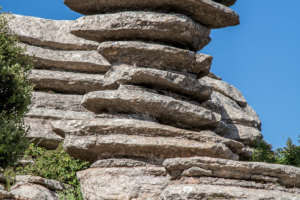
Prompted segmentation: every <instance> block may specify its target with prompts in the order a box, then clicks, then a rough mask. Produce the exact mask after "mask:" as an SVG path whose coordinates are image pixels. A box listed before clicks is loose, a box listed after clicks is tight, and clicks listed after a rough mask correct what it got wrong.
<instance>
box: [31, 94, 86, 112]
mask: <svg viewBox="0 0 300 200" xmlns="http://www.w3.org/2000/svg"><path fill="white" fill-rule="evenodd" d="M82 98H83V95H74V94H55V93H46V92H32V98H31V105H30V108H31V109H35V108H42V109H54V110H62V111H75V112H89V111H88V110H86V109H85V108H84V107H82V106H81V105H80V102H81V101H82Z"/></svg>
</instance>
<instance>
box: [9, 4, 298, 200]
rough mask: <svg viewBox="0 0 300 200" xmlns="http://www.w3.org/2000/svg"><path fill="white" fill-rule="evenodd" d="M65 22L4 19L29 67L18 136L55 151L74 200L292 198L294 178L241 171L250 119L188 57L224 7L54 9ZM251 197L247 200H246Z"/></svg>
mask: <svg viewBox="0 0 300 200" xmlns="http://www.w3.org/2000/svg"><path fill="white" fill-rule="evenodd" d="M64 3H65V4H66V5H67V6H68V7H69V8H70V9H72V10H74V11H76V12H79V13H82V14H85V15H88V16H84V17H81V18H79V19H77V20H75V21H55V20H46V19H40V18H34V17H26V16H15V19H14V20H13V21H12V22H11V23H10V27H11V29H12V30H13V31H14V32H15V33H16V34H17V35H19V38H20V40H21V41H22V42H23V43H24V45H26V47H27V52H26V53H27V54H28V55H30V56H32V57H34V59H35V60H36V62H35V69H34V70H33V71H32V73H31V75H30V77H29V80H30V81H31V82H32V83H34V84H35V92H34V93H33V98H32V105H31V110H30V112H29V113H28V114H27V118H26V123H27V125H28V126H30V127H31V129H30V134H29V136H28V137H30V138H34V139H35V142H36V143H39V145H40V146H43V147H46V148H48V149H55V148H56V147H57V146H58V145H59V143H61V142H62V141H63V146H64V149H65V150H66V151H67V152H68V154H70V155H71V156H72V157H75V158H78V159H82V160H86V161H90V162H92V163H93V164H92V166H91V168H90V169H87V170H84V171H81V172H78V174H77V175H78V178H79V179H80V182H81V188H82V193H83V195H84V197H85V199H212V198H215V199H218V198H223V199H224V198H228V199H245V198H246V199H270V198H279V199H280V198H281V197H285V198H286V199H295V198H294V197H296V198H298V199H300V194H299V190H298V189H286V188H283V187H280V186H277V185H276V184H280V185H283V186H286V187H291V186H292V187H300V182H299V178H300V170H299V169H298V168H293V167H286V166H280V165H271V164H265V163H249V162H242V161H239V160H246V159H249V158H250V157H251V152H252V150H251V147H253V146H254V145H255V142H257V141H260V140H262V138H263V137H262V134H261V132H260V131H261V121H260V119H259V117H258V115H257V114H256V113H255V111H254V110H253V109H252V108H251V107H250V106H249V105H248V103H247V101H246V100H245V98H244V97H243V95H242V93H241V92H240V91H239V90H237V89H236V88H235V87H234V86H232V85H230V84H228V83H226V82H224V81H222V80H221V78H219V77H217V76H215V75H214V74H212V73H211V72H210V67H211V64H212V57H211V56H209V55H205V54H201V53H197V51H199V50H201V49H202V48H203V47H204V46H206V45H207V44H208V43H209V42H210V40H211V39H210V37H209V35H210V29H212V28H223V27H227V26H234V25H238V24H239V16H238V14H237V13H235V12H234V11H233V10H231V9H230V8H228V7H226V6H231V5H233V4H234V3H235V0H216V1H211V0H196V1H194V0H182V1H176V0H157V1H152V0H151V1H149V0H144V1H133V0H123V1H116V0H111V1H106V0H105V1H104V0H89V1H84V0H65V1H64ZM258 193H259V194H260V195H257V194H258Z"/></svg>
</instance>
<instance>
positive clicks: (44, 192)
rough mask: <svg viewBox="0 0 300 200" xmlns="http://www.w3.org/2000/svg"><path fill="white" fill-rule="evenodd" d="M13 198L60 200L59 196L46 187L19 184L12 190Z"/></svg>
mask: <svg viewBox="0 0 300 200" xmlns="http://www.w3.org/2000/svg"><path fill="white" fill-rule="evenodd" d="M10 192H11V194H12V197H13V198H15V199H26V200H27V199H28V200H58V199H59V198H58V194H57V193H55V192H53V191H51V190H49V189H47V188H46V187H44V186H41V185H36V184H32V183H26V182H19V183H17V184H15V185H14V186H13V187H12V188H11V191H10Z"/></svg>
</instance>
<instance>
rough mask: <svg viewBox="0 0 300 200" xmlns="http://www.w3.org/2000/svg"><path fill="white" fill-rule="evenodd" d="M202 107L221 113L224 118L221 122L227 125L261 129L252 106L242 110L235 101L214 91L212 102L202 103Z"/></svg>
mask: <svg viewBox="0 0 300 200" xmlns="http://www.w3.org/2000/svg"><path fill="white" fill-rule="evenodd" d="M201 106H203V107H204V108H207V109H209V110H211V111H213V112H216V113H219V114H220V115H221V116H222V118H221V120H222V121H223V122H225V123H229V124H230V123H232V124H240V125H245V126H251V127H255V128H257V129H259V128H260V127H261V121H260V119H259V117H258V116H257V115H255V114H256V113H255V112H254V113H255V114H254V113H252V110H253V109H252V110H251V107H250V106H249V107H248V106H247V107H248V108H247V107H246V108H247V109H242V108H241V107H240V106H239V105H238V104H237V103H236V102H235V101H233V100H232V99H230V98H228V97H226V96H224V95H222V94H221V93H219V92H215V91H213V93H212V94H211V100H208V101H206V102H204V103H202V104H201ZM246 111H247V112H246Z"/></svg>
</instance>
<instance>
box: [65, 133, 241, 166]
mask: <svg viewBox="0 0 300 200" xmlns="http://www.w3.org/2000/svg"><path fill="white" fill-rule="evenodd" d="M63 146H64V149H65V150H66V151H67V153H68V154H69V155H70V156H72V157H74V158H76V159H80V160H85V161H89V162H95V161H97V160H99V159H105V158H115V157H127V158H143V159H148V160H149V161H151V162H158V163H161V162H162V160H164V159H165V158H174V157H192V156H211V157H217V158H226V159H235V160H237V159H238V155H236V154H234V153H232V151H230V150H229V149H228V148H227V147H226V146H225V145H224V144H221V143H201V142H197V141H192V140H185V139H174V138H166V137H145V136H137V135H123V134H112V135H83V136H73V135H67V136H66V137H65V140H64V145H63Z"/></svg>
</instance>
